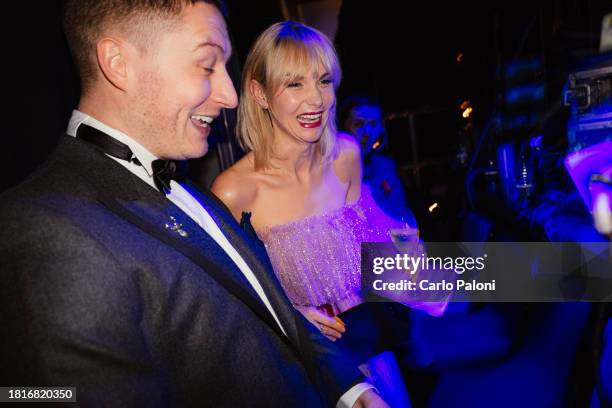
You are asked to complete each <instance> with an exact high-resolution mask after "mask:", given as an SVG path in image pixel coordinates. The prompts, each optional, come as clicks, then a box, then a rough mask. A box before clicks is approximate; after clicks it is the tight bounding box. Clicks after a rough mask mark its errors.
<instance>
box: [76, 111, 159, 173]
mask: <svg viewBox="0 0 612 408" xmlns="http://www.w3.org/2000/svg"><path fill="white" fill-rule="evenodd" d="M82 124H85V125H88V126H91V127H92V128H95V129H98V130H99V131H101V132H104V133H106V134H107V135H109V136H111V137H112V138H114V139H116V140H118V141H120V142H121V143H124V144H126V145H127V146H128V147H129V148H130V149H131V150H132V153H133V154H134V156H135V157H136V158H137V159H138V161H139V162H140V164H141V165H142V167H143V168H144V170H145V171H146V173H147V174H148V175H149V177H153V170H152V166H151V163H153V160H157V157H156V156H155V155H154V154H153V153H151V152H149V151H148V150H147V149H146V148H145V147H144V146H143V145H141V144H140V143H138V142H137V141H136V140H134V139H132V138H131V137H130V136H128V135H126V134H125V133H123V132H121V131H119V130H117V129H115V128H112V127H110V126H108V125H106V124H104V123H102V122H100V121H99V120H97V119H95V118H93V117H92V116H89V115H88V114H86V113H83V112H81V111H79V110H76V109H75V110H73V111H72V116H71V117H70V121H69V122H68V129H67V130H66V133H68V134H69V135H70V136H76V132H77V129H78V128H79V126H81V125H82Z"/></svg>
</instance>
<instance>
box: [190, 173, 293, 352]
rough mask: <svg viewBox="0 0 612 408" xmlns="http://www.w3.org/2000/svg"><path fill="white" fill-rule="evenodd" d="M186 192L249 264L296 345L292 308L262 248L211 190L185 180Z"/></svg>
mask: <svg viewBox="0 0 612 408" xmlns="http://www.w3.org/2000/svg"><path fill="white" fill-rule="evenodd" d="M186 184H187V185H186V186H185V187H186V188H187V189H188V190H189V192H190V193H191V194H192V195H193V196H194V197H195V198H196V199H197V200H198V201H199V202H200V204H202V206H204V208H205V209H206V210H207V211H208V213H209V214H210V215H211V216H212V217H213V219H214V221H215V222H216V223H217V225H218V226H219V228H220V229H221V230H222V231H223V232H224V234H225V236H226V238H227V239H228V241H229V242H230V243H231V244H232V246H233V247H234V248H235V249H236V250H237V251H238V253H239V254H240V255H241V256H242V258H243V259H244V261H245V262H246V263H247V264H248V265H249V267H250V268H251V270H252V271H253V273H254V274H255V276H256V277H257V280H258V281H259V283H260V284H261V286H262V287H263V289H264V292H265V293H266V296H267V297H268V299H269V300H270V303H271V304H272V307H273V308H274V311H275V312H276V314H277V316H278V318H279V319H280V321H281V323H282V325H283V327H284V328H285V330H287V334H288V335H289V337H290V338H291V340H292V341H293V342H294V344H295V345H296V347H298V348H299V335H298V331H297V327H296V319H295V313H296V312H295V310H294V309H293V306H291V302H290V301H289V299H288V298H287V295H285V291H284V290H283V288H282V287H281V286H280V283H279V282H278V280H277V279H276V276H275V275H274V273H273V270H272V265H271V264H270V260H269V258H268V254H267V253H266V250H265V248H263V247H262V246H259V245H256V244H255V243H254V242H253V240H252V238H251V237H249V236H248V235H247V234H246V233H245V232H244V231H243V229H242V228H240V225H239V224H238V223H237V222H236V220H235V219H234V218H233V216H232V214H231V213H230V211H229V210H228V209H227V207H226V206H225V205H224V204H223V202H221V201H220V200H219V199H218V198H217V197H216V196H215V195H214V194H213V193H212V192H210V191H208V190H206V189H202V190H199V189H197V188H196V187H195V186H194V185H193V184H192V183H186Z"/></svg>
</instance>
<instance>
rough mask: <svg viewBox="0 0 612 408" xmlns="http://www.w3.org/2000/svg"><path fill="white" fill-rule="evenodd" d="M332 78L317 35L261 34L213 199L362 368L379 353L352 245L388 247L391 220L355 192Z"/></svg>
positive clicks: (289, 30)
mask: <svg viewBox="0 0 612 408" xmlns="http://www.w3.org/2000/svg"><path fill="white" fill-rule="evenodd" d="M340 76H341V73H340V67H339V63H338V59H337V56H336V53H335V50H334V47H333V45H332V44H331V42H330V41H329V40H328V39H327V37H325V36H324V35H323V34H321V33H320V32H319V31H317V30H315V29H313V28H310V27H307V26H305V25H302V24H299V23H295V22H291V21H287V22H283V23H278V24H274V25H272V26H271V27H269V28H268V29H267V30H265V31H264V32H263V33H262V34H261V35H260V37H259V38H258V39H257V41H256V42H255V45H254V47H253V48H252V50H251V52H250V53H249V55H248V57H247V60H246V63H245V66H244V71H243V94H242V97H241V100H240V104H239V108H238V133H239V136H240V140H241V142H242V144H243V147H244V148H245V149H246V150H247V151H248V153H247V154H246V155H245V156H244V157H243V158H242V159H241V160H239V161H238V162H236V163H235V164H234V165H233V166H232V167H230V168H229V169H228V170H226V171H225V172H223V173H222V174H221V175H220V176H219V177H218V178H217V179H216V180H215V182H214V184H213V192H214V193H215V194H217V195H218V196H219V197H220V198H221V200H223V201H224V202H225V204H226V205H227V206H228V207H229V209H230V210H231V211H232V213H233V215H234V217H235V218H236V219H238V220H241V221H242V222H243V223H244V222H247V221H249V217H251V218H250V222H251V223H252V226H253V227H254V229H255V231H256V232H257V235H258V236H259V238H260V239H261V240H262V241H263V243H264V244H265V247H266V250H267V251H268V254H269V255H270V259H271V261H272V265H273V266H274V270H275V273H276V274H277V276H278V278H279V280H280V282H281V284H282V286H283V288H284V289H285V291H286V293H287V295H288V297H289V299H290V300H291V301H292V303H293V305H294V306H295V307H296V308H297V309H298V310H299V311H300V312H301V313H302V314H303V315H304V316H305V317H306V318H307V319H308V320H309V321H310V322H312V323H313V324H314V325H315V326H317V327H318V328H319V330H320V331H321V332H322V333H323V334H324V335H326V336H327V337H328V338H329V339H330V340H332V341H337V343H338V345H339V346H340V347H341V348H344V349H345V351H348V352H349V354H350V355H353V357H354V358H355V359H356V360H357V361H358V362H360V363H362V362H364V361H366V360H367V359H368V358H370V357H371V356H372V355H373V354H376V353H379V352H381V351H382V350H378V349H377V344H375V343H378V341H377V338H378V337H380V334H381V333H380V332H381V329H380V328H379V327H378V322H377V319H376V318H375V317H374V315H375V313H374V312H373V311H372V308H373V306H372V305H368V304H365V303H364V301H363V298H362V296H361V293H360V283H361V277H360V243H361V242H362V241H366V242H371V241H388V240H389V237H388V234H387V231H388V229H389V228H390V227H392V226H393V225H394V221H393V220H391V219H390V218H388V217H386V216H385V215H384V213H382V211H380V210H379V209H378V207H376V205H375V204H374V201H373V200H372V198H371V195H370V194H369V193H368V191H367V190H366V189H364V188H362V183H361V177H362V174H361V172H362V170H361V157H360V148H359V145H358V144H357V143H356V142H355V140H354V138H352V137H350V136H348V135H343V134H337V132H336V129H335V127H334V116H335V107H336V96H335V90H336V88H337V86H338V84H339V83H340ZM251 215H252V216H251ZM401 307H403V306H401ZM345 322H346V324H345ZM397 381H398V382H400V383H401V378H398V379H397ZM402 386H403V385H402ZM396 388H397V387H396ZM383 397H384V398H385V399H386V400H388V401H389V396H388V395H384V393H383ZM396 401H397V400H396ZM389 402H391V401H389ZM401 404H402V405H400V406H404V405H405V404H408V402H407V398H404V400H403V402H401ZM392 405H393V406H396V405H394V404H392Z"/></svg>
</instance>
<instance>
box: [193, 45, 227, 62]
mask: <svg viewBox="0 0 612 408" xmlns="http://www.w3.org/2000/svg"><path fill="white" fill-rule="evenodd" d="M203 47H215V48H218V49H220V50H221V52H222V53H223V55H224V57H225V59H226V60H227V59H229V57H230V56H231V55H232V47H231V45H228V49H225V48H223V47H222V46H221V45H219V43H217V42H214V41H202V42H201V43H198V44H197V45H196V46H195V47H194V49H193V51H194V52H195V51H197V50H198V49H200V48H203Z"/></svg>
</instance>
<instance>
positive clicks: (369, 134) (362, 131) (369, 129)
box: [338, 96, 416, 226]
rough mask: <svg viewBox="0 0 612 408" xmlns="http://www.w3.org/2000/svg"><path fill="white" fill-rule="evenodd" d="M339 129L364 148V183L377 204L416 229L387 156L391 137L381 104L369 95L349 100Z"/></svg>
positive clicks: (347, 99)
mask: <svg viewBox="0 0 612 408" xmlns="http://www.w3.org/2000/svg"><path fill="white" fill-rule="evenodd" d="M338 127H339V129H340V130H342V131H344V132H347V133H350V134H351V135H352V136H353V137H354V138H355V139H357V142H359V144H360V145H361V150H362V158H363V182H364V183H365V184H366V185H368V187H370V190H371V191H372V196H373V197H374V200H375V201H376V203H377V204H378V205H379V206H380V208H382V210H383V211H384V212H385V213H386V214H387V215H389V216H390V217H393V218H395V219H396V220H401V221H404V222H406V223H408V224H409V225H411V226H416V219H415V217H414V215H413V213H412V211H411V210H410V208H408V204H407V202H406V191H405V190H404V186H403V185H402V181H401V179H400V177H399V175H398V173H397V167H396V164H395V162H394V161H393V159H392V158H391V157H389V156H388V155H387V154H385V153H384V151H385V148H386V147H387V144H388V136H387V132H386V131H385V128H384V126H383V121H382V110H381V108H380V105H379V104H377V103H375V102H374V101H373V100H372V99H371V98H368V97H366V96H349V97H347V98H346V99H345V100H344V101H343V102H342V104H341V105H340V109H339V111H338Z"/></svg>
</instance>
